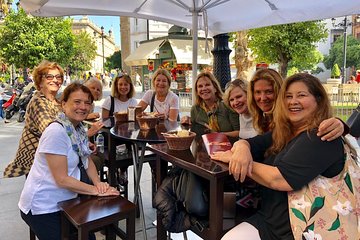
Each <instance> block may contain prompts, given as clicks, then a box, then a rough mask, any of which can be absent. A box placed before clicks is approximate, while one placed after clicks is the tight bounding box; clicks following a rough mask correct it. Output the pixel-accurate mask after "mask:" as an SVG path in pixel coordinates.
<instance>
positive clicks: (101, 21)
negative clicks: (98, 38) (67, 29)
mask: <svg viewBox="0 0 360 240" xmlns="http://www.w3.org/2000/svg"><path fill="white" fill-rule="evenodd" d="M81 17H82V16H73V18H74V19H80V18H81ZM88 18H89V19H90V20H91V21H92V22H93V23H94V24H96V25H97V26H98V27H101V26H104V31H105V32H106V33H108V32H109V30H110V29H111V31H112V32H113V34H114V39H115V44H116V46H120V17H110V16H88Z"/></svg>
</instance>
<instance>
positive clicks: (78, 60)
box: [68, 32, 96, 76]
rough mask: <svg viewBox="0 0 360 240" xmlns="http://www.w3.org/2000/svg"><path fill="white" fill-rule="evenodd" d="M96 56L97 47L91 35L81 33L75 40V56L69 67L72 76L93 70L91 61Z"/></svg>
mask: <svg viewBox="0 0 360 240" xmlns="http://www.w3.org/2000/svg"><path fill="white" fill-rule="evenodd" d="M95 56H96V45H95V43H94V41H93V40H92V38H91V37H90V35H89V34H88V33H86V32H80V33H79V34H77V35H75V38H74V55H73V57H72V58H71V59H70V62H69V64H68V67H69V68H70V70H71V74H74V75H76V76H78V75H79V72H80V73H81V72H83V71H86V70H88V69H90V68H91V61H92V60H93V59H94V58H95Z"/></svg>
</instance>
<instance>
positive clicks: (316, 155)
mask: <svg viewBox="0 0 360 240" xmlns="http://www.w3.org/2000/svg"><path fill="white" fill-rule="evenodd" d="M276 106H277V107H276V109H275V111H274V123H275V124H274V128H273V130H272V132H269V133H266V134H264V135H261V136H257V137H254V138H252V139H249V140H240V141H238V142H237V143H236V144H237V145H238V147H237V149H236V152H233V156H234V155H235V156H237V159H238V162H241V164H236V165H234V164H233V163H232V162H231V161H230V162H229V171H230V173H232V172H234V171H237V170H238V169H237V170H236V169H235V168H234V166H237V167H239V166H240V167H241V168H244V169H243V170H244V171H241V172H242V173H244V172H246V173H247V176H248V177H250V178H252V179H253V180H255V181H256V182H258V183H259V184H260V185H262V187H261V195H262V206H261V209H260V210H259V211H258V212H257V213H256V214H255V215H253V216H252V217H250V218H249V219H247V220H246V221H245V222H243V223H241V224H239V225H238V226H236V227H235V228H233V229H232V230H230V231H229V232H228V233H227V234H225V235H224V237H223V239H224V240H227V239H237V238H238V237H239V236H241V237H242V239H250V240H254V239H270V240H272V239H274V240H278V239H294V237H293V234H292V231H291V227H290V220H289V212H288V201H287V192H288V191H292V190H299V189H301V188H302V187H303V186H305V185H307V184H308V183H309V182H310V181H312V180H313V179H315V178H316V177H317V176H319V175H322V176H324V177H328V178H331V177H334V176H336V175H337V174H339V173H340V172H341V170H342V169H343V166H344V150H343V144H342V141H341V139H340V138H337V139H335V140H334V141H330V142H328V141H322V140H321V138H320V137H319V136H317V131H318V129H317V128H318V126H319V125H320V123H321V122H322V121H323V120H325V119H328V118H329V117H331V112H332V110H331V107H330V102H329V99H328V96H327V94H326V91H325V90H324V88H323V87H322V85H321V83H320V81H319V80H318V79H317V78H315V77H313V76H311V75H309V74H304V73H301V74H295V75H293V76H291V77H289V78H288V79H287V80H286V81H285V83H284V86H283V87H282V88H281V90H280V92H279V97H278V99H277V102H276ZM214 158H217V157H216V156H215V157H214ZM253 160H254V161H253ZM243 178H245V176H243V175H241V176H240V179H243Z"/></svg>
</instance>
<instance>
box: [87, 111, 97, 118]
mask: <svg viewBox="0 0 360 240" xmlns="http://www.w3.org/2000/svg"><path fill="white" fill-rule="evenodd" d="M99 117H100V114H99V113H98V112H93V113H89V114H88V116H87V117H86V119H96V118H99Z"/></svg>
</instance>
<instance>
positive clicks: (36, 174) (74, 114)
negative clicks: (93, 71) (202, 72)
mask: <svg viewBox="0 0 360 240" xmlns="http://www.w3.org/2000/svg"><path fill="white" fill-rule="evenodd" d="M33 77H34V82H35V86H36V89H37V93H36V94H35V95H34V97H33V99H32V100H31V102H30V103H29V105H28V109H27V114H26V118H25V127H24V129H23V133H22V136H21V139H20V142H19V148H18V150H17V152H16V156H15V159H14V160H13V161H12V162H11V163H9V164H8V166H7V167H6V169H5V171H4V176H5V177H17V176H22V175H26V176H27V179H26V182H25V185H24V189H23V191H22V193H21V196H20V200H19V203H18V206H19V208H20V213H21V217H22V218H23V220H24V221H25V222H26V223H27V224H28V225H29V226H30V227H31V229H32V230H33V231H34V233H35V235H36V236H37V237H38V239H61V229H60V226H61V224H60V209H59V208H58V206H57V203H58V202H60V201H64V200H67V199H71V198H74V197H76V196H77V194H86V195H96V196H113V195H119V191H118V190H117V189H115V188H113V187H110V186H109V185H108V184H107V183H104V182H101V181H100V179H99V176H98V172H97V169H96V167H95V164H94V162H93V160H92V158H95V156H94V155H93V156H92V157H90V156H91V154H92V153H93V151H92V150H91V147H92V145H91V144H90V142H89V137H91V136H94V135H95V134H96V133H97V132H98V131H99V130H100V129H101V127H102V126H103V123H102V122H101V121H98V122H96V123H95V124H93V125H92V126H91V127H90V128H89V129H86V128H85V126H84V124H83V123H82V122H83V120H85V119H87V118H90V119H96V118H99V117H100V114H99V113H96V112H94V104H93V101H94V100H95V101H96V100H100V99H101V98H102V85H101V83H100V81H99V80H98V79H96V78H90V79H88V80H87V82H85V83H84V85H83V84H80V83H77V82H74V83H71V84H70V85H68V86H67V87H66V88H65V90H64V92H63V93H62V96H61V99H60V100H58V99H57V98H56V95H57V94H58V91H59V89H60V87H61V85H62V84H63V80H64V70H63V69H62V68H61V67H60V66H59V65H58V64H57V63H55V62H49V61H43V62H41V63H40V64H39V65H38V66H37V67H36V68H35V69H34V71H33ZM170 81H171V77H170V75H169V74H168V73H167V72H166V71H164V70H159V71H158V72H156V73H155V75H154V79H153V86H154V91H149V93H147V95H145V96H144V99H143V100H141V101H140V103H139V105H140V106H141V107H142V110H145V108H146V107H147V106H148V105H150V104H151V103H150V102H149V99H148V98H147V97H146V96H150V97H151V98H154V100H151V101H154V108H155V111H157V114H158V115H159V117H162V118H167V119H169V120H175V121H176V117H177V115H178V113H179V100H178V97H177V96H176V95H175V94H173V93H171V92H170V91H169V88H170ZM134 94H135V89H134V86H133V84H132V81H131V79H130V77H129V76H128V75H126V74H123V75H119V76H117V77H116V79H115V81H114V84H113V85H112V89H111V96H109V97H108V98H106V99H105V101H104V103H103V105H102V114H101V115H102V117H103V118H106V117H109V116H112V114H113V113H114V112H118V111H126V110H127V109H128V107H134V106H137V104H138V103H137V100H136V99H135V98H134ZM80 163H82V164H80ZM100 165H101V164H100ZM80 166H84V168H85V169H86V172H87V175H88V176H89V178H90V180H91V181H92V183H93V185H89V184H87V183H84V182H81V181H80ZM89 239H93V235H91V236H89Z"/></svg>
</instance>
